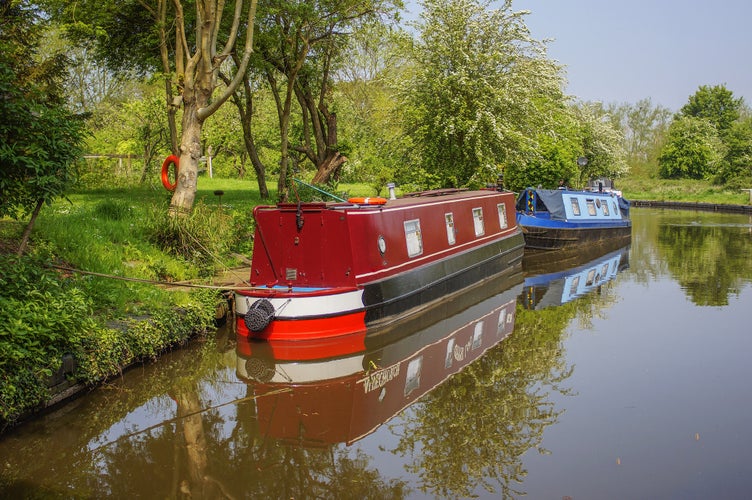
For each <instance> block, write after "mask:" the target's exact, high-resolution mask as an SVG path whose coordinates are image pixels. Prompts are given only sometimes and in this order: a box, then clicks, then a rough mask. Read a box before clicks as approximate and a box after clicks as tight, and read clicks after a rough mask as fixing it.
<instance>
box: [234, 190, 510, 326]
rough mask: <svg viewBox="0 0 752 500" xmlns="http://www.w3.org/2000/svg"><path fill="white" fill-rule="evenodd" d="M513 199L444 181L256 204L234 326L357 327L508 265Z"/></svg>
mask: <svg viewBox="0 0 752 500" xmlns="http://www.w3.org/2000/svg"><path fill="white" fill-rule="evenodd" d="M514 204H515V198H514V194H513V193H511V192H507V191H499V190H496V189H487V190H478V191H469V190H459V189H452V190H438V191H427V192H420V193H414V194H411V195H406V196H404V197H401V198H396V199H389V200H386V199H384V198H362V199H350V200H348V201H347V202H327V203H324V202H312V203H280V204H277V205H276V206H257V207H256V208H255V209H254V212H253V215H254V218H255V221H256V229H255V236H254V250H253V257H252V262H251V276H250V285H251V287H250V288H249V289H247V290H239V291H237V292H236V295H235V310H236V313H237V323H238V324H237V331H238V333H239V334H240V335H241V336H246V337H252V338H261V339H269V340H311V339H325V338H331V337H337V336H340V335H345V334H352V333H356V332H365V331H366V328H367V327H374V326H378V325H380V324H384V323H386V322H389V321H391V320H394V319H396V318H398V317H404V316H406V315H410V314H413V313H415V312H418V311H420V310H422V309H424V308H426V307H428V306H430V305H431V304H433V303H435V302H437V301H441V300H445V299H446V298H447V297H451V295H453V294H456V293H462V291H463V289H465V288H467V287H469V286H472V285H476V284H478V283H479V282H481V281H483V280H485V279H488V278H490V277H493V276H496V275H498V274H500V273H503V274H507V273H510V274H511V273H514V272H517V271H519V269H520V268H521V260H522V255H523V251H524V238H523V236H522V232H521V231H520V229H519V228H518V227H517V224H516V219H515V206H514Z"/></svg>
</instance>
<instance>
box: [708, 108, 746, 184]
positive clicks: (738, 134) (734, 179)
mask: <svg viewBox="0 0 752 500" xmlns="http://www.w3.org/2000/svg"><path fill="white" fill-rule="evenodd" d="M724 143H725V145H726V156H725V158H724V161H723V163H722V164H721V166H720V167H719V169H718V172H717V175H716V178H715V180H716V181H717V182H719V183H723V184H729V183H735V184H737V186H735V187H738V188H748V187H749V186H750V185H752V117H747V118H746V119H744V120H740V121H737V122H734V123H733V124H732V125H731V129H730V130H729V132H728V133H727V134H726V137H725V140H724Z"/></svg>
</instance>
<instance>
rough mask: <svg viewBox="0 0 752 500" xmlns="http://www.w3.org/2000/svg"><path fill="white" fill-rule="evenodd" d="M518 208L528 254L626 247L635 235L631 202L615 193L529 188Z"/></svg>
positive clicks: (518, 203)
mask: <svg viewBox="0 0 752 500" xmlns="http://www.w3.org/2000/svg"><path fill="white" fill-rule="evenodd" d="M516 208H517V224H518V225H519V226H520V227H521V229H522V232H523V234H524V235H525V251H526V252H530V251H532V252H535V251H540V250H566V249H570V248H575V247H583V246H592V245H602V244H604V243H609V244H614V243H618V244H620V245H625V244H627V243H629V240H630V238H631V235H632V221H631V220H630V219H629V202H628V201H626V200H625V199H624V198H622V197H621V196H620V195H619V194H618V193H616V192H614V191H610V192H609V191H573V190H570V189H535V188H528V189H526V190H525V191H523V192H522V193H521V194H520V196H519V198H518V199H517V206H516Z"/></svg>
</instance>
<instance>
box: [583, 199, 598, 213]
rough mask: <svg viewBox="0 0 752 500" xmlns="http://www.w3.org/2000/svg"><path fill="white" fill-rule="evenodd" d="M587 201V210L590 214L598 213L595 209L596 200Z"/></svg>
mask: <svg viewBox="0 0 752 500" xmlns="http://www.w3.org/2000/svg"><path fill="white" fill-rule="evenodd" d="M585 203H587V212H588V214H590V215H596V211H595V200H585Z"/></svg>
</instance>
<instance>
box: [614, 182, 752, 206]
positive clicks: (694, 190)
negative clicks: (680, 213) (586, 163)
mask: <svg viewBox="0 0 752 500" xmlns="http://www.w3.org/2000/svg"><path fill="white" fill-rule="evenodd" d="M617 187H618V188H619V189H621V190H622V191H623V193H624V196H625V197H626V198H627V199H629V200H649V201H683V202H698V203H717V204H727V205H747V204H749V193H748V192H746V191H742V190H731V189H728V188H725V187H723V186H717V185H714V184H712V183H710V182H709V181H702V180H691V179H681V180H671V179H660V180H656V179H648V178H629V179H620V180H619V181H618V186H617ZM750 187H752V186H750Z"/></svg>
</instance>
